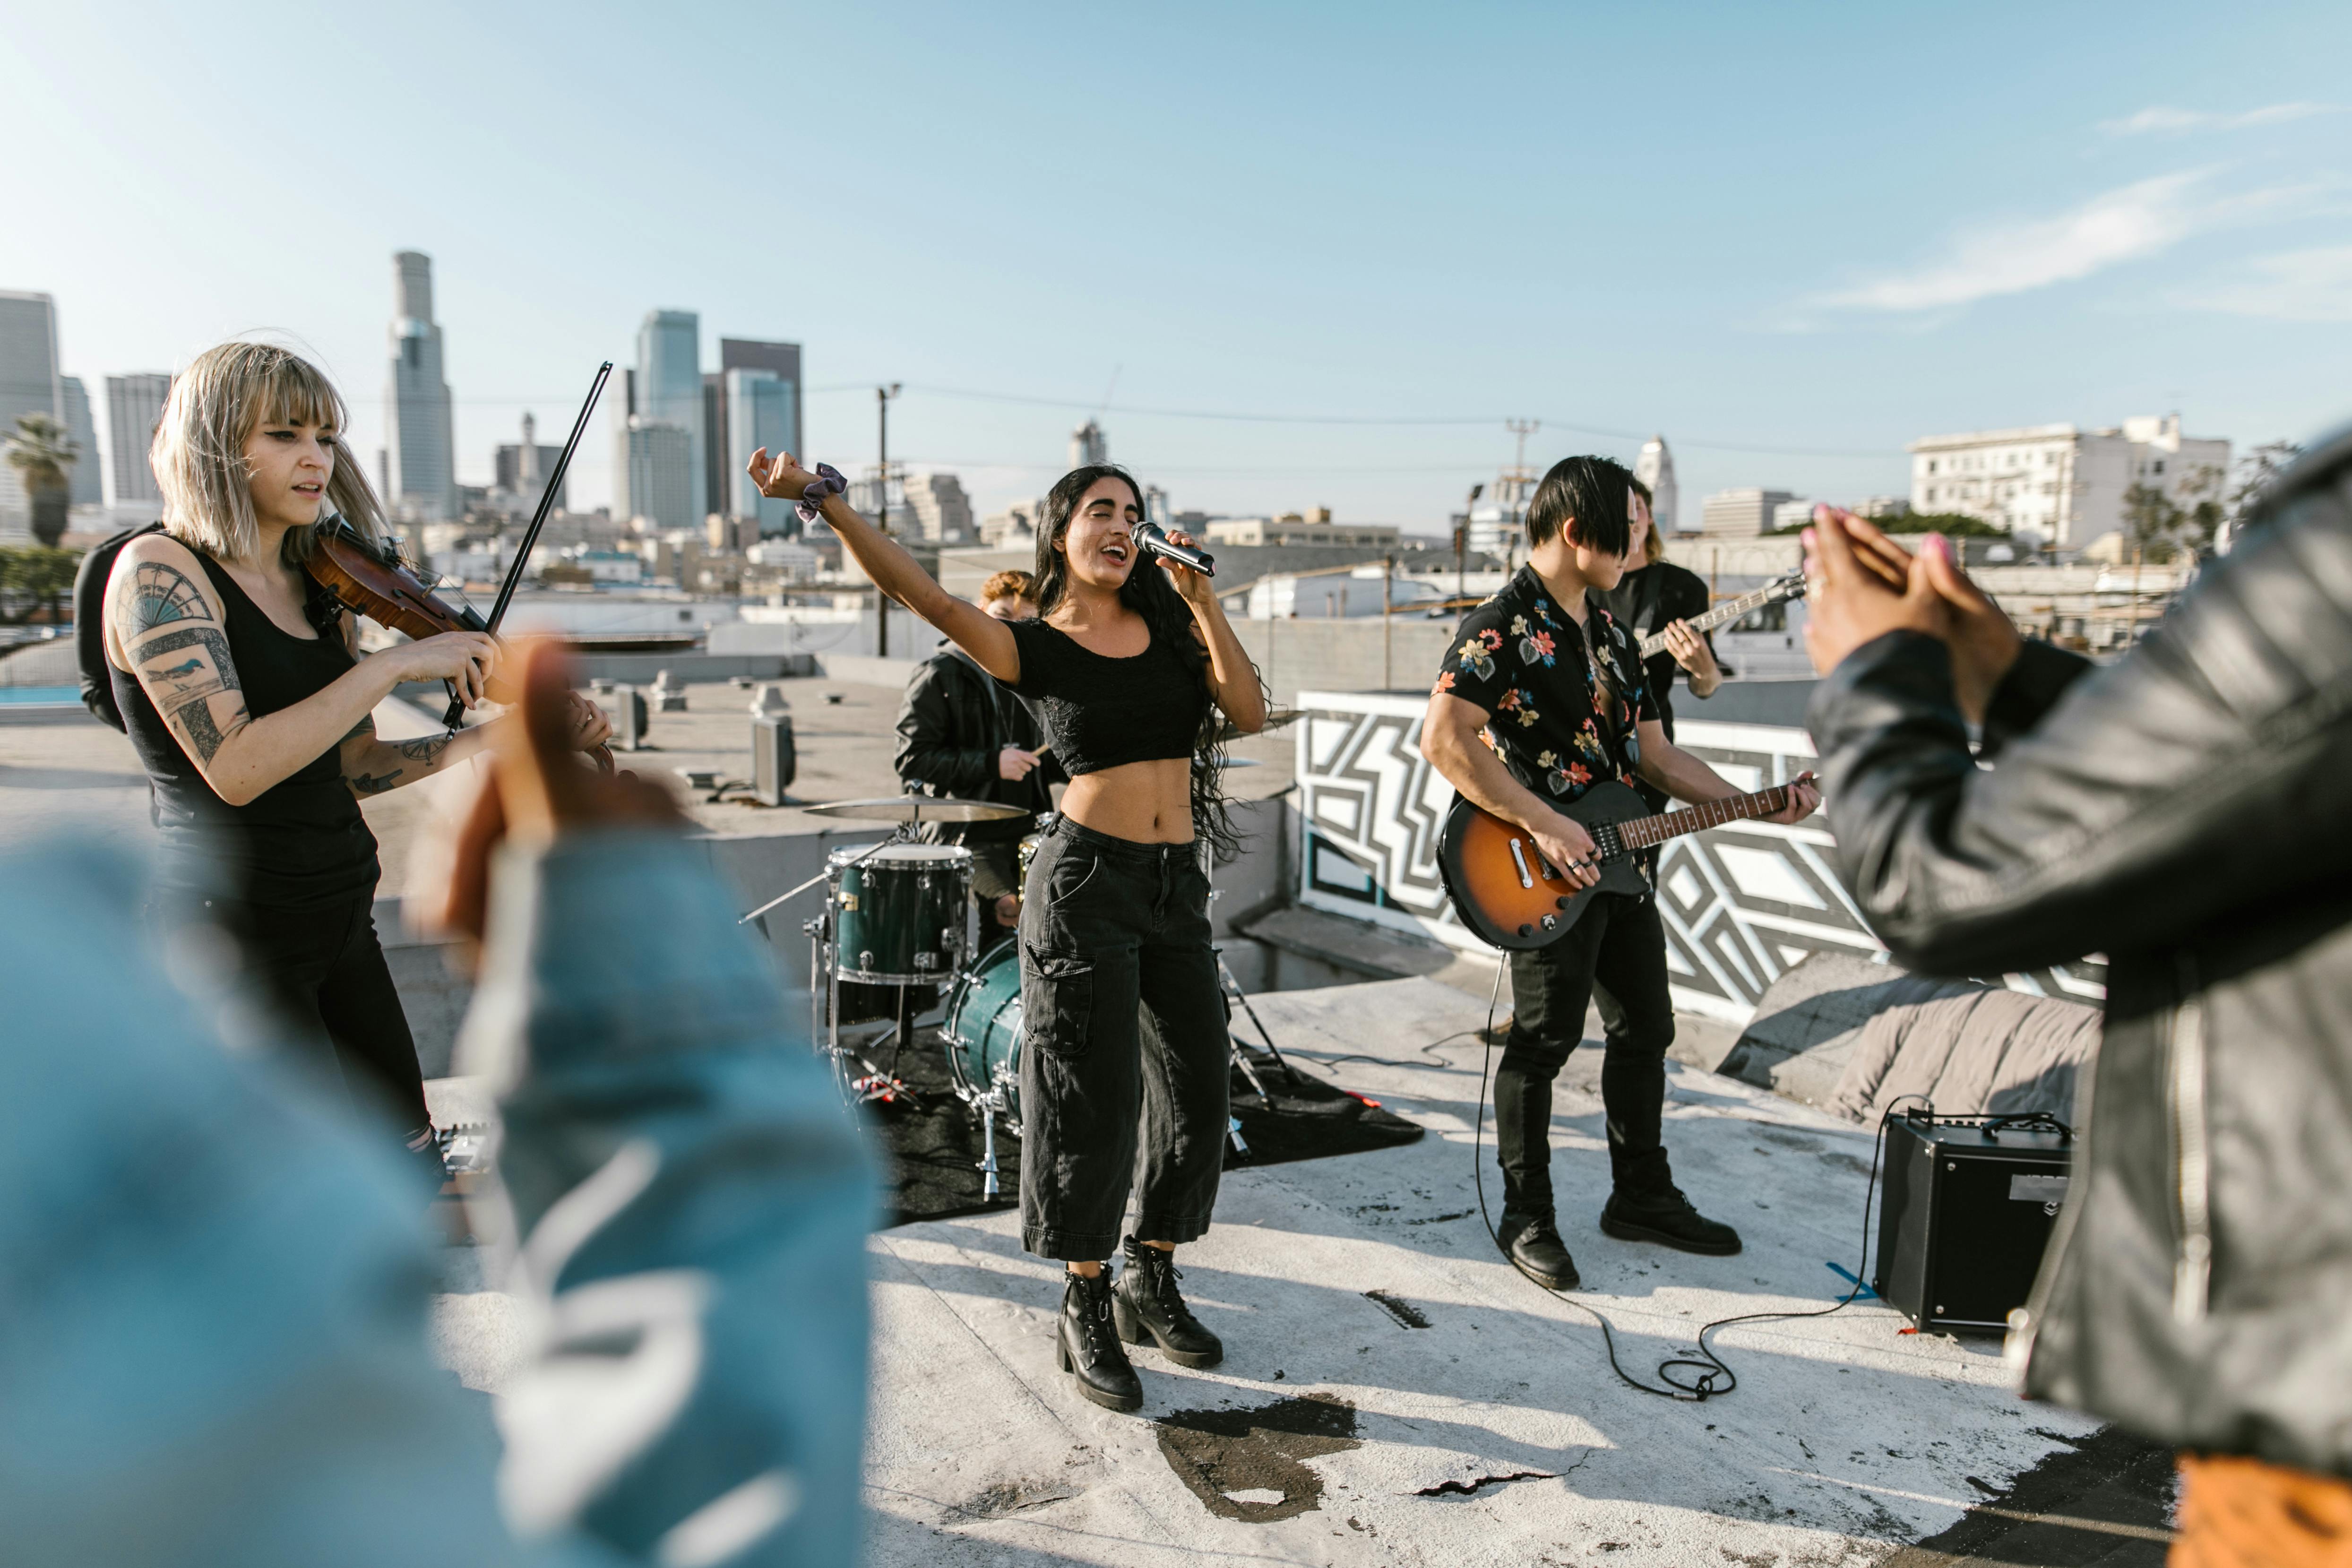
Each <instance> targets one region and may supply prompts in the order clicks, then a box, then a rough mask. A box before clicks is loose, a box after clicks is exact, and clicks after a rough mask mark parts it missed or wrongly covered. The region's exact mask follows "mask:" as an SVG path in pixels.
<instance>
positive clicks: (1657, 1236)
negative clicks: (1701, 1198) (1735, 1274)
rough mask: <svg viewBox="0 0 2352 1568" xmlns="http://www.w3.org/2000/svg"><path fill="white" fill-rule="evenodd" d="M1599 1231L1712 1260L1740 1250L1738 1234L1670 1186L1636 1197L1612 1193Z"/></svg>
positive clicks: (1602, 1212)
mask: <svg viewBox="0 0 2352 1568" xmlns="http://www.w3.org/2000/svg"><path fill="white" fill-rule="evenodd" d="M1601 1230H1602V1231H1603V1232H1604V1233H1605V1234H1607V1235H1610V1236H1613V1237H1616V1238H1617V1239H1618V1240H1620V1241H1654V1242H1657V1243H1659V1244H1661V1245H1662V1246H1665V1247H1679V1248H1680V1249H1681V1250H1683V1251H1685V1252H1703V1253H1706V1254H1707V1255H1708V1256H1709V1257H1714V1258H1727V1257H1729V1256H1730V1255H1731V1254H1732V1253H1735V1252H1737V1251H1738V1250H1739V1233H1738V1231H1736V1230H1734V1229H1732V1228H1731V1227H1730V1226H1727V1225H1725V1224H1724V1223H1723V1222H1722V1221H1720V1220H1713V1219H1709V1218H1707V1217H1706V1215H1703V1214H1701V1213H1699V1212H1698V1210H1696V1209H1695V1208H1693V1207H1692V1206H1691V1201H1690V1199H1688V1198H1686V1197H1685V1196H1683V1193H1682V1189H1681V1188H1680V1187H1677V1186H1675V1185H1673V1184H1671V1183H1670V1184H1667V1185H1666V1186H1664V1188H1661V1189H1659V1190H1657V1191H1655V1192H1652V1193H1648V1194H1643V1195H1641V1196H1639V1197H1636V1196H1633V1195H1630V1194H1626V1193H1623V1192H1612V1193H1611V1194H1609V1202H1608V1204H1607V1205H1605V1206H1604V1207H1603V1208H1602V1209H1601Z"/></svg>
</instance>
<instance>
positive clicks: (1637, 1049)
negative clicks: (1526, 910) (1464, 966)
mask: <svg viewBox="0 0 2352 1568" xmlns="http://www.w3.org/2000/svg"><path fill="white" fill-rule="evenodd" d="M1587 1002H1598V1003H1599V1004H1600V1006H1601V1032H1602V1035H1603V1037H1604V1038H1605V1039H1606V1041H1607V1054H1606V1055H1605V1056H1604V1057H1602V1058H1601V1108H1602V1110H1603V1111H1604V1112H1605V1113H1606V1116H1607V1120H1608V1123H1609V1170H1610V1174H1611V1176H1612V1178H1613V1180H1614V1183H1615V1185H1616V1188H1617V1190H1618V1191H1619V1192H1621V1193H1623V1194H1625V1195H1626V1196H1628V1197H1635V1198H1638V1197H1643V1196H1646V1195H1649V1194H1654V1193H1657V1192H1659V1191H1662V1190H1663V1189H1664V1188H1665V1187H1666V1186H1667V1185H1668V1184H1671V1183H1672V1182H1673V1180H1674V1177H1673V1173H1672V1172H1671V1171H1670V1170H1669V1168H1668V1166H1667V1163H1666V1151H1665V1146H1664V1142H1662V1141H1661V1138H1660V1135H1659V1122H1660V1120H1661V1117H1662V1116H1663V1114H1664V1109H1665V1099H1666V1047H1668V1046H1670V1045H1672V1044H1674V1041H1675V1009H1674V1001H1673V998H1672V997H1671V996H1669V995H1668V994H1667V992H1666V935H1665V930H1664V926H1662V925H1661V924H1660V923H1659V920H1658V900H1657V898H1656V896H1655V895H1654V894H1652V895H1647V896H1644V897H1643V898H1640V899H1633V898H1628V897H1626V896H1624V895H1623V894H1620V893H1603V894H1602V895H1601V896H1600V897H1599V898H1596V899H1594V900H1592V902H1591V905H1590V906H1589V907H1588V908H1587V909H1586V910H1585V911H1584V916H1583V918H1582V919H1581V920H1579V921H1577V922H1576V923H1575V924H1574V925H1572V926H1570V928H1569V929H1568V931H1566V933H1565V934H1563V935H1562V936H1561V937H1560V939H1559V941H1558V942H1553V943H1552V944H1551V945H1550V946H1549V947H1539V948H1536V949H1534V950H1532V951H1530V952H1514V953H1513V954H1511V1032H1510V1037H1509V1039H1508V1040H1507V1043H1506V1044H1505V1045H1504V1047H1503V1065H1502V1066H1501V1067H1500V1068H1497V1069H1496V1073H1495V1153H1496V1159H1497V1161H1498V1162H1499V1163H1501V1165H1502V1167H1503V1207H1504V1211H1505V1212H1506V1213H1507V1214H1510V1215H1515V1216H1544V1215H1550V1214H1551V1212H1552V1192H1551V1141H1550V1138H1549V1133H1550V1131H1551V1085H1552V1079H1556V1078H1558V1077H1559V1069H1560V1068H1561V1066H1562V1065H1563V1064H1565V1063H1566V1062H1567V1060H1568V1058H1569V1054H1570V1052H1572V1051H1574V1050H1575V1049H1576V1047H1577V1044H1578V1042H1579V1041H1580V1040H1581V1039H1582V1038H1583V1037H1584V1009H1585V1005H1586V1003H1587Z"/></svg>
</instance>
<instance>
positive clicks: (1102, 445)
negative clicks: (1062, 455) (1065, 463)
mask: <svg viewBox="0 0 2352 1568" xmlns="http://www.w3.org/2000/svg"><path fill="white" fill-rule="evenodd" d="M1109 461H1110V442H1109V440H1108V439H1107V438H1106V437H1104V435H1103V429H1102V426H1099V425H1097V424H1096V423H1095V422H1094V421H1093V420H1091V419H1089V420H1087V422H1086V423H1085V424H1083V425H1081V426H1078V427H1077V428H1076V429H1075V430H1073V431H1071V432H1070V467H1072V468H1087V467H1089V466H1091V465H1093V464H1096V463H1108V462H1109Z"/></svg>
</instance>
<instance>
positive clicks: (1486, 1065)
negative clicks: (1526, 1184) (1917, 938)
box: [1470, 963, 1934, 1405]
mask: <svg viewBox="0 0 2352 1568" xmlns="http://www.w3.org/2000/svg"><path fill="white" fill-rule="evenodd" d="M1506 967H1507V965H1506V964H1502V963H1498V964H1496V968H1495V988H1494V990H1493V991H1492V992H1491V993H1490V994H1488V996H1487V998H1486V1029H1485V1031H1484V1032H1483V1034H1482V1035H1481V1036H1480V1039H1481V1040H1482V1041H1483V1042H1484V1045H1485V1058H1484V1059H1483V1061H1482V1062H1481V1063H1480V1065H1479V1068H1478V1108H1477V1112H1476V1114H1475V1117H1474V1119H1473V1121H1472V1122H1471V1129H1470V1176H1471V1182H1472V1184H1473V1185H1474V1186H1475V1187H1476V1188H1477V1191H1478V1218H1479V1220H1480V1222H1481V1223H1483V1224H1484V1225H1485V1226H1486V1238H1487V1239H1488V1240H1489V1241H1492V1242H1493V1243H1494V1244H1495V1247H1496V1250H1498V1251H1500V1252H1501V1253H1502V1254H1503V1257H1504V1258H1506V1259H1507V1260H1508V1262H1509V1263H1510V1265H1511V1268H1513V1269H1514V1270H1516V1271H1517V1273H1518V1274H1520V1275H1521V1276H1522V1277H1524V1278H1525V1279H1527V1281H1528V1283H1529V1284H1531V1285H1533V1286H1535V1287H1536V1289H1538V1290H1541V1291H1542V1292H1543V1293H1544V1294H1545V1295H1547V1296H1549V1297H1552V1298H1553V1299H1555V1300H1561V1301H1565V1302H1567V1303H1568V1304H1569V1305H1570V1306H1571V1307H1574V1308H1576V1309H1577V1310H1579V1311H1581V1312H1584V1313H1586V1314H1587V1315H1588V1316H1590V1317H1591V1319H1592V1321H1594V1322H1596V1323H1599V1324H1600V1325H1601V1345H1602V1347H1603V1348H1604V1349H1605V1350H1606V1351H1607V1352H1608V1354H1609V1370H1610V1371H1612V1372H1613V1373H1616V1374H1617V1377H1618V1380H1619V1381H1620V1382H1622V1383H1623V1384H1625V1385H1626V1386H1627V1387H1628V1388H1634V1389H1639V1390H1640V1391H1641V1392H1642V1393H1643V1394H1656V1395H1657V1396H1658V1397H1660V1398H1662V1399H1676V1400H1682V1401H1684V1402H1685V1403H1688V1404H1694V1405H1697V1404H1704V1403H1706V1401H1707V1400H1709V1399H1714V1398H1717V1397H1719V1396H1721V1395H1723V1394H1729V1393H1730V1392H1732V1390H1734V1389H1736V1388H1738V1386H1739V1375H1738V1373H1735V1372H1733V1371H1732V1370H1731V1367H1730V1365H1729V1363H1727V1362H1725V1361H1724V1359H1723V1358H1722V1356H1720V1355H1718V1354H1717V1352H1715V1350H1714V1349H1713V1348H1712V1347H1711V1346H1709V1345H1708V1343H1707V1342H1706V1341H1707V1336H1708V1335H1709V1334H1712V1333H1714V1332H1715V1331H1717V1330H1718V1329H1727V1328H1729V1327H1730V1326H1731V1325H1732V1324H1734V1323H1758V1322H1786V1321H1792V1320H1796V1319H1801V1318H1826V1317H1828V1316H1829V1315H1830V1314H1832V1312H1840V1311H1843V1310H1845V1309H1846V1308H1848V1307H1850V1306H1852V1305H1853V1303H1854V1301H1855V1300H1858V1299H1860V1297H1861V1295H1862V1293H1863V1291H1864V1290H1865V1289H1868V1287H1867V1286H1866V1285H1864V1280H1865V1279H1868V1278H1869V1275H1868V1273H1867V1272H1866V1270H1867V1269H1868V1268H1869V1266H1870V1205H1871V1200H1872V1199H1873V1198H1874V1196H1876V1194H1877V1192H1878V1162H1879V1158H1880V1156H1881V1155H1882V1153H1884V1152H1885V1147H1886V1124H1887V1123H1888V1122H1889V1121H1893V1120H1894V1117H1895V1107H1896V1106H1899V1105H1901V1104H1902V1103H1903V1102H1904V1101H1905V1100H1918V1101H1920V1102H1921V1103H1922V1104H1926V1105H1927V1106H1928V1109H1929V1111H1930V1112H1931V1113H1932V1112H1933V1110H1934V1106H1933V1104H1932V1103H1931V1102H1929V1101H1928V1100H1927V1097H1926V1096H1925V1095H1919V1094H1906V1095H1898V1096H1897V1097H1896V1098H1895V1100H1892V1101H1890V1102H1888V1104H1887V1107H1886V1109H1885V1110H1884V1111H1883V1112H1881V1113H1880V1115H1879V1118H1878V1131H1877V1134H1876V1136H1875V1137H1874V1138H1873V1139H1872V1141H1871V1148H1870V1182H1869V1184H1868V1185H1867V1186H1865V1187H1864V1189H1863V1194H1862V1254H1861V1257H1860V1258H1858V1259H1856V1261H1855V1265H1854V1270H1853V1289H1851V1290H1848V1291H1847V1292H1846V1293H1845V1295H1844V1297H1843V1299H1842V1300H1838V1301H1836V1302H1834V1303H1833V1304H1832V1305H1830V1306H1827V1307H1819V1308H1815V1309H1814V1310H1811V1311H1805V1312H1739V1313H1735V1314H1734V1315H1732V1316H1730V1317H1727V1318H1717V1319H1715V1320H1714V1321H1711V1322H1707V1323H1703V1324H1701V1325H1700V1326H1699V1331H1698V1334H1697V1336H1696V1341H1697V1342H1696V1353H1695V1354H1691V1355H1670V1356H1668V1357H1666V1358H1665V1359H1664V1361H1661V1362H1660V1363H1658V1370H1657V1377H1658V1381H1657V1382H1656V1383H1654V1384H1652V1383H1643V1381H1642V1380H1641V1379H1640V1378H1638V1377H1635V1376H1634V1375H1633V1373H1629V1372H1627V1371H1626V1370H1625V1368H1624V1367H1623V1366H1622V1364H1621V1363H1619V1362H1618V1360H1617V1335H1616V1332H1615V1331H1614V1330H1613V1329H1612V1327H1611V1325H1610V1322H1609V1320H1608V1318H1607V1317H1606V1316H1604V1315H1603V1314H1602V1313H1601V1311H1600V1310H1598V1309H1596V1308H1595V1307H1593V1306H1592V1304H1591V1303H1590V1302H1588V1301H1580V1300H1577V1298H1576V1296H1575V1295H1574V1294H1573V1293H1571V1292H1570V1291H1566V1290H1555V1289H1552V1288H1551V1287H1550V1286H1549V1285H1546V1284H1545V1283H1544V1282H1543V1281H1541V1280H1540V1279H1537V1278H1536V1277H1535V1276H1534V1275H1532V1274H1529V1273H1528V1271H1527V1269H1526V1268H1524V1267H1523V1266H1522V1265H1521V1264H1520V1262H1519V1260H1518V1259H1517V1258H1514V1257H1512V1256H1511V1252H1510V1249H1509V1248H1508V1247H1504V1246H1503V1241H1502V1237H1500V1236H1499V1235H1497V1234H1496V1230H1495V1220H1494V1216H1493V1215H1490V1214H1489V1213H1488V1212H1487V1209H1486V1165H1485V1163H1484V1162H1483V1161H1481V1160H1480V1159H1479V1150H1480V1141H1481V1139H1482V1138H1483V1136H1484V1134H1485V1131H1486V1083H1487V1080H1488V1079H1489V1078H1490V1077H1491V1076H1492V1073H1493V1069H1494V1065H1495V1009H1496V1006H1497V1005H1500V1003H1501V1001H1502V996H1503V973H1504V970H1505V968H1506ZM1658 1070H1659V1071H1661V1072H1664V1070H1665V1068H1664V1063H1661V1064H1660V1065H1659V1069H1658ZM1498 1136H1499V1134H1498ZM1685 1371H1688V1372H1696V1373H1697V1374H1698V1375H1697V1376H1696V1378H1693V1379H1691V1380H1689V1381H1685V1380H1684V1379H1683V1378H1682V1377H1680V1376H1677V1375H1676V1374H1677V1373H1681V1372H1685Z"/></svg>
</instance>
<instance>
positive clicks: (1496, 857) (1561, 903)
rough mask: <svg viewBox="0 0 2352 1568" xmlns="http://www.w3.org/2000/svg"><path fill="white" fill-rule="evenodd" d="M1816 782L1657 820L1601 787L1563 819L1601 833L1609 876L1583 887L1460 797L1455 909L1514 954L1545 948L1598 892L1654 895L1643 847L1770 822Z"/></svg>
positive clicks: (1453, 862) (1634, 799)
mask: <svg viewBox="0 0 2352 1568" xmlns="http://www.w3.org/2000/svg"><path fill="white" fill-rule="evenodd" d="M1812 776H1813V775H1812V774H1811V773H1802V774H1800V775H1799V776H1798V777H1797V778H1796V779H1794V780H1792V781H1790V783H1789V784H1775V785H1773V786H1772V787H1771V788H1770V789H1766V790H1759V791H1757V792H1756V793H1755V794H1754V795H1733V796H1731V797H1730V798H1729V799H1727V800H1716V801H1709V802H1708V803H1707V804H1706V805H1696V806H1692V807H1691V808H1690V809H1689V810H1687V811H1670V812H1666V813H1664V814H1662V815H1653V814H1652V813H1651V811H1650V807H1649V804H1648V803H1647V802H1646V801H1644V800H1643V798H1642V797H1641V796H1640V795H1635V794H1634V793H1633V790H1632V789H1631V788H1629V787H1628V786H1627V785H1625V784H1620V783H1618V782H1617V781H1615V780H1614V779H1612V780H1610V781H1609V782H1607V783H1605V784H1594V785H1593V786H1592V787H1591V789H1589V790H1587V791H1585V792H1584V794H1583V795H1580V796H1579V797H1578V798H1577V799H1576V800H1575V801H1574V802H1573V803H1572V804H1570V805H1564V806H1562V807H1560V814H1561V815H1562V816H1566V817H1568V818H1570V820H1571V821H1574V822H1576V823H1579V824H1580V825H1581V826H1583V828H1584V830H1585V831H1586V832H1587V833H1590V834H1591V835H1592V842H1593V846H1594V847H1595V848H1596V849H1597V850H1598V851H1599V854H1600V858H1601V880H1600V881H1599V882H1597V883H1595V884H1594V885H1593V886H1591V887H1590V888H1579V887H1577V886H1576V885H1575V884H1574V883H1573V882H1570V880H1569V879H1568V878H1567V877H1566V876H1565V875H1563V874H1562V873H1561V872H1559V870H1557V869H1556V868H1553V867H1552V866H1551V865H1550V864H1549V863H1548V862H1547V861H1546V860H1545V859H1544V857H1543V851H1542V850H1540V849H1538V848H1537V847H1536V841H1535V838H1534V837H1533V836H1532V835H1531V834H1529V833H1528V831H1527V830H1526V829H1525V828H1523V827H1520V826H1517V824H1515V823H1509V822H1505V821H1504V820H1503V819H1502V818H1501V817H1499V816H1495V815H1493V814H1492V813H1490V812H1486V811H1483V810H1481V809H1479V808H1478V807H1477V806H1475V805H1471V804H1470V802H1469V801H1468V800H1467V799H1465V797H1463V796H1461V795H1455V796H1454V809H1453V810H1451V811H1449V812H1447V813H1446V814H1445V829H1444V833H1443V834H1442V835H1440V837H1439V838H1438V841H1437V868H1438V874H1439V875H1440V876H1441V877H1443V878H1444V880H1445V890H1446V892H1447V893H1448V894H1449V895H1451V896H1452V898H1453V900H1454V912H1455V913H1456V914H1458V915H1460V916H1461V917H1462V923H1463V924H1464V925H1465V926H1467V927H1469V928H1470V929H1471V930H1472V931H1475V932H1476V933H1477V935H1478V936H1479V938H1480V939H1481V940H1483V941H1486V942H1492V943H1493V944H1494V945H1495V946H1496V947H1500V948H1507V949H1522V948H1535V947H1545V946H1548V945H1549V944H1550V943H1552V942H1556V941H1558V940H1559V937H1560V935H1561V933H1563V932H1564V931H1567V930H1568V928H1569V927H1570V926H1572V925H1574V924H1575V923H1576V922H1577V920H1578V918H1579V917H1580V916H1581V915H1582V914H1583V913H1584V910H1585V907H1586V906H1587V905H1588V904H1590V903H1591V901H1592V896H1593V895H1594V894H1595V893H1635V894H1638V893H1643V892H1647V891H1648V890H1649V884H1648V883H1647V882H1646V881H1644V880H1643V878H1642V872H1641V869H1640V868H1638V867H1636V866H1635V865H1634V864H1633V852H1634V851H1635V850H1637V849H1646V848H1648V847H1650V846H1651V845H1653V844H1663V843H1664V842H1665V841H1666V840H1667V839H1669V838H1677V837H1681V836H1682V835H1684V834H1685V833H1696V832H1699V831H1700V830H1702V829H1704V828H1708V827H1719V826H1722V825H1723V824H1725V823H1727V822H1738V821H1742V820H1752V819H1754V818H1756V817H1759V816H1771V815H1772V814H1773V813H1774V812H1777V811H1780V810H1783V809H1785V808H1786V807H1787V806H1788V805H1789V802H1790V798H1791V797H1792V795H1793V792H1794V790H1795V787H1796V785H1797V784H1808V783H1811V780H1812Z"/></svg>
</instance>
